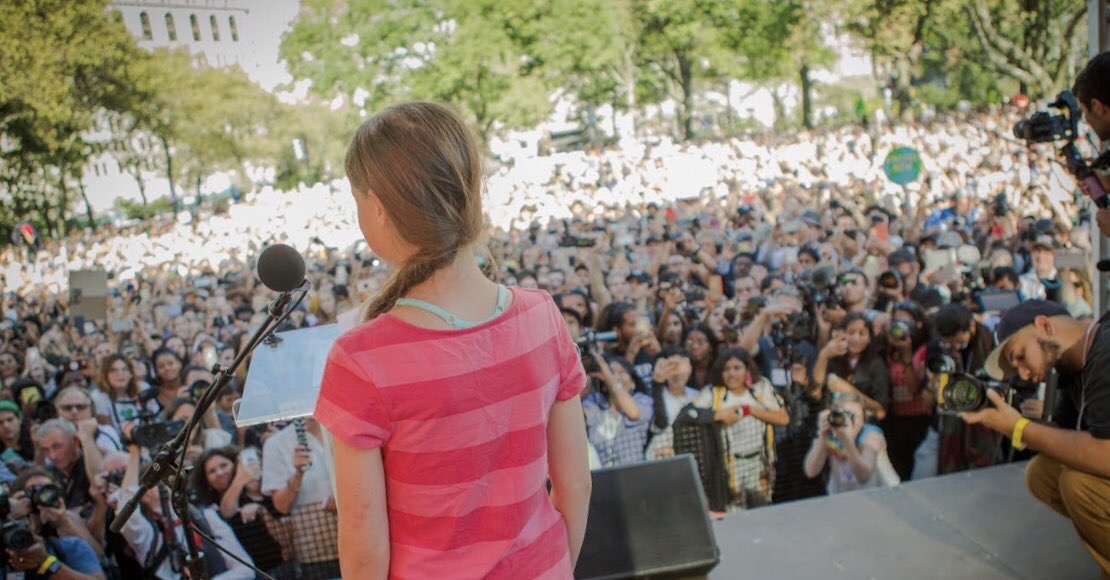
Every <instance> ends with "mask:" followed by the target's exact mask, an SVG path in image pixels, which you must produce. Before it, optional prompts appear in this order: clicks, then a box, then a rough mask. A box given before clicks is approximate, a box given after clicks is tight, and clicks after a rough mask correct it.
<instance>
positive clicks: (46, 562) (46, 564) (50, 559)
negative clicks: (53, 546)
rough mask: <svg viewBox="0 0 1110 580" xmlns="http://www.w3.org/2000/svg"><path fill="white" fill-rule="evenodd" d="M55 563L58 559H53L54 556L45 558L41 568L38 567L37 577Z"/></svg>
mask: <svg viewBox="0 0 1110 580" xmlns="http://www.w3.org/2000/svg"><path fill="white" fill-rule="evenodd" d="M57 561H58V559H57V558H55V557H54V556H47V557H46V559H45V560H43V561H42V566H39V576H42V575H43V574H46V570H47V568H50V567H51V566H53V565H54V562H57Z"/></svg>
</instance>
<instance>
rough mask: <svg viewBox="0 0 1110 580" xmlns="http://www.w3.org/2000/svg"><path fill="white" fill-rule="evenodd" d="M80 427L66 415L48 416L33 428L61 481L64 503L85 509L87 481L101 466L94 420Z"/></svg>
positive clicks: (87, 504) (88, 502)
mask: <svg viewBox="0 0 1110 580" xmlns="http://www.w3.org/2000/svg"><path fill="white" fill-rule="evenodd" d="M81 427H82V428H81V429H80V430H78V429H77V428H76V427H74V426H73V423H71V422H69V421H66V420H65V419H51V420H49V421H47V422H45V423H43V424H42V425H39V426H38V428H36V429H35V438H36V440H37V444H38V446H39V447H40V448H41V449H42V452H43V455H44V456H45V457H46V459H47V461H48V463H49V467H50V469H51V470H52V471H53V472H54V475H55V477H56V478H57V479H58V483H59V484H60V485H61V488H62V492H63V494H64V497H65V502H66V505H67V506H69V507H70V508H73V509H81V511H82V512H84V511H85V508H87V507H88V506H89V504H90V503H91V502H92V496H90V495H89V482H90V481H92V479H93V478H94V477H96V474H97V472H98V471H99V470H100V460H101V455H100V449H98V448H97V446H96V441H95V440H94V439H93V438H94V437H95V436H96V422H95V421H93V422H92V423H91V427H92V429H88V428H86V425H85V424H82V425H81ZM82 515H85V514H84V513H82Z"/></svg>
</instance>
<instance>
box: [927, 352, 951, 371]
mask: <svg viewBox="0 0 1110 580" xmlns="http://www.w3.org/2000/svg"><path fill="white" fill-rule="evenodd" d="M925 368H927V369H929V372H931V373H933V374H936V375H950V374H952V373H954V372H956V361H954V360H952V357H950V356H948V355H946V354H935V355H933V356H930V357H929V359H928V360H927V361H926V362H925Z"/></svg>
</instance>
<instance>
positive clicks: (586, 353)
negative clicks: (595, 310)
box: [574, 329, 617, 374]
mask: <svg viewBox="0 0 1110 580" xmlns="http://www.w3.org/2000/svg"><path fill="white" fill-rule="evenodd" d="M615 340H617V333H615V332H594V331H593V330H591V329H586V331H585V332H584V333H583V334H582V337H581V338H579V339H578V340H576V341H574V344H576V345H577V346H578V355H579V356H580V357H582V368H583V370H585V371H586V374H590V373H597V372H601V367H599V366H597V361H596V360H594V356H593V355H594V354H596V353H598V352H600V351H599V350H598V348H597V345H598V343H602V342H613V341H615Z"/></svg>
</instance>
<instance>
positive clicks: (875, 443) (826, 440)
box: [805, 393, 899, 495]
mask: <svg viewBox="0 0 1110 580" xmlns="http://www.w3.org/2000/svg"><path fill="white" fill-rule="evenodd" d="M830 417H832V418H833V419H835V422H836V423H837V425H836V426H833V425H832V424H831V423H832V422H833V421H830ZM885 454H886V439H884V438H883V430H882V429H880V428H879V427H877V426H875V425H872V424H870V423H867V422H866V421H865V420H864V408H863V403H862V402H861V399H860V397H859V396H858V395H855V394H853V393H840V394H838V395H837V396H836V398H835V399H833V406H832V408H831V409H827V410H824V411H821V414H820V415H819V416H818V417H817V436H816V437H815V438H814V439H813V443H812V444H811V445H810V448H809V453H808V454H806V458H805V474H806V477H808V478H810V479H814V478H816V477H818V476H819V475H821V473H822V472H823V471H824V469H825V466H826V464H827V465H828V468H829V480H828V483H827V484H826V487H825V489H826V492H827V493H828V494H829V495H835V494H838V493H844V492H846V491H854V490H857V489H867V488H872V487H879V486H880V485H888V486H889V485H897V484H898V483H899V482H898V481H897V476H893V477H891V474H889V473H885V472H883V470H882V469H881V466H880V463H881V462H883V461H884V457H885Z"/></svg>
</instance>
